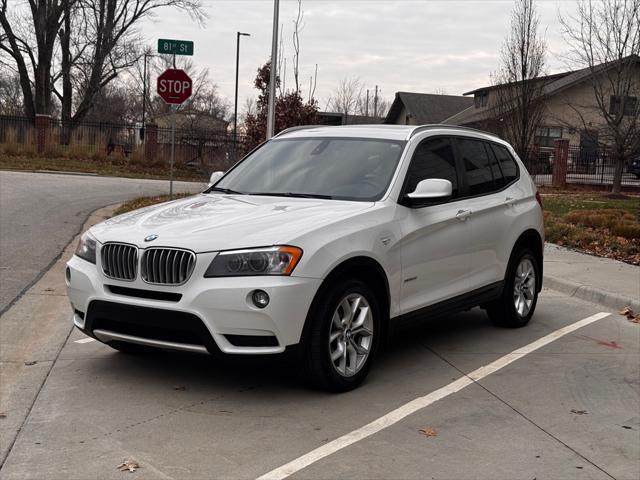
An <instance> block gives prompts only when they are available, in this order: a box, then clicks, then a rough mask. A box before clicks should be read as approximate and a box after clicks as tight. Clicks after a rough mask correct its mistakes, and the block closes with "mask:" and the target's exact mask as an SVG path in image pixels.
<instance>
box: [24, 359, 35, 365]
mask: <svg viewBox="0 0 640 480" xmlns="http://www.w3.org/2000/svg"><path fill="white" fill-rule="evenodd" d="M36 363H38V362H36V361H35V360H33V361H29V362H24V364H25V365H26V366H27V367H30V366H31V365H35V364H36Z"/></svg>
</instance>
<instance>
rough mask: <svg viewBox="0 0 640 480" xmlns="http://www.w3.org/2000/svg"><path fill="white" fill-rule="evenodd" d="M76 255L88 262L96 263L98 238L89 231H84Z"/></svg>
mask: <svg viewBox="0 0 640 480" xmlns="http://www.w3.org/2000/svg"><path fill="white" fill-rule="evenodd" d="M76 256H78V257H80V258H82V259H83V260H86V261H87V262H91V263H96V239H95V238H93V237H92V236H91V234H90V233H89V232H84V233H83V234H82V236H81V237H80V242H79V243H78V248H76Z"/></svg>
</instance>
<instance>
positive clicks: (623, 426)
mask: <svg viewBox="0 0 640 480" xmlns="http://www.w3.org/2000/svg"><path fill="white" fill-rule="evenodd" d="M622 428H625V429H627V430H633V428H631V427H630V426H629V425H622Z"/></svg>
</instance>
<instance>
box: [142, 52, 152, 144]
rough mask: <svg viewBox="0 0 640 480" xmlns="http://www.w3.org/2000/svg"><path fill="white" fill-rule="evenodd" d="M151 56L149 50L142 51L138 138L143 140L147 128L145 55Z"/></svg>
mask: <svg viewBox="0 0 640 480" xmlns="http://www.w3.org/2000/svg"><path fill="white" fill-rule="evenodd" d="M152 56H153V55H151V54H150V53H149V52H144V68H143V74H142V77H143V78H142V128H141V129H140V140H144V133H145V129H146V128H147V123H146V121H147V120H146V118H147V57H152Z"/></svg>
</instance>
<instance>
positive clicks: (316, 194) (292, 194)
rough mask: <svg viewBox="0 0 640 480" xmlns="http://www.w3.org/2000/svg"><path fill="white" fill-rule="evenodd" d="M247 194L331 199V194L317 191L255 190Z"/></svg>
mask: <svg viewBox="0 0 640 480" xmlns="http://www.w3.org/2000/svg"><path fill="white" fill-rule="evenodd" d="M248 195H260V196H264V197H295V198H321V199H323V200H332V199H333V197H332V196H331V195H321V194H319V193H297V192H257V193H249V194H248Z"/></svg>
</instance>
